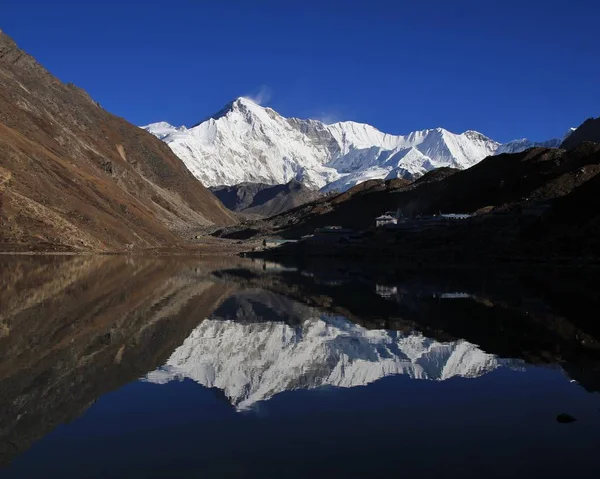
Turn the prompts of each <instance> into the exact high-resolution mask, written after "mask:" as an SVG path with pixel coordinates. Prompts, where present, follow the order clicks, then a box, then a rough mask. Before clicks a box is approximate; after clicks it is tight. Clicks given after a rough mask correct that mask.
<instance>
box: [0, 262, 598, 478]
mask: <svg viewBox="0 0 600 479" xmlns="http://www.w3.org/2000/svg"><path fill="white" fill-rule="evenodd" d="M0 268H1V269H0V406H1V407H0V478H1V479H3V478H38V477H39V478H48V477H60V478H104V477H110V478H115V477H123V478H133V477H136V478H137V477H152V478H154V477H209V478H212V477H218V478H221V477H223V478H296V477H297V478H305V477H311V478H321V477H323V478H338V477H339V478H346V477H348V478H354V477H356V478H364V477H377V476H380V475H386V476H388V475H389V476H393V477H403V476H405V477H432V476H436V477H437V476H443V477H461V478H465V477H545V478H548V477H595V475H597V474H600V457H599V456H598V450H599V446H600V395H599V394H598V391H599V390H600V323H599V322H598V318H597V311H598V306H599V305H600V300H599V298H598V293H597V284H600V283H598V282H597V275H596V273H595V272H589V271H580V270H575V271H562V270H561V271H554V270H544V271H533V270H532V269H520V270H515V269H511V270H508V269H503V268H494V269H493V270H485V271H484V270H447V269H440V270H438V271H431V270H402V269H397V268H394V269H392V268H388V269H385V268H377V267H375V266H365V265H349V264H335V263H328V262H320V263H317V264H302V265H296V264H286V265H282V264H277V263H271V262H264V261H258V260H255V261H252V260H248V259H243V258H198V257H149V258H146V257H136V256H131V257H114V256H64V257H62V256H20V257H16V256H1V257H0Z"/></svg>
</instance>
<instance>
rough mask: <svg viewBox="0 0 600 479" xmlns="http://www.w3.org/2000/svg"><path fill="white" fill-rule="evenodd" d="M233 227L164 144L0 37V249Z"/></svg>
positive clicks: (83, 245) (98, 243)
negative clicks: (107, 110) (202, 228)
mask: <svg viewBox="0 0 600 479" xmlns="http://www.w3.org/2000/svg"><path fill="white" fill-rule="evenodd" d="M233 221H234V219H233V217H232V215H231V214H230V213H229V212H228V211H227V210H226V209H225V208H224V207H223V205H222V204H221V203H220V202H219V201H218V200H217V199H216V198H215V197H214V196H213V195H212V194H211V193H210V192H209V191H208V190H207V189H206V188H204V186H202V184H201V183H200V182H199V181H197V180H196V179H195V178H194V177H193V176H192V175H191V174H190V173H189V172H188V171H187V169H186V167H185V166H184V164H183V163H182V162H181V160H179V159H178V158H177V157H176V156H175V155H174V154H173V153H172V152H171V150H170V149H169V148H168V147H167V146H166V145H165V144H164V143H162V142H161V141H159V140H158V139H156V138H155V137H153V136H152V135H150V134H149V133H146V132H145V131H143V130H141V129H139V128H137V127H135V126H134V125H131V124H130V123H128V122H127V121H125V120H123V119H121V118H118V117H116V116H114V115H111V114H110V113H108V112H106V111H105V110H103V109H102V108H101V107H100V106H99V105H98V104H97V103H96V102H94V101H93V100H92V99H91V98H90V97H89V96H88V95H87V94H86V93H85V92H84V91H83V90H81V89H79V88H77V87H75V86H73V85H70V84H69V85H65V84H63V83H61V82H60V81H59V80H57V79H56V78H55V77H53V76H52V75H51V74H50V73H49V72H47V71H46V70H45V69H44V68H43V67H42V66H40V65H39V64H38V63H37V62H36V61H35V60H34V59H33V58H32V57H30V56H29V55H27V54H26V53H24V52H23V51H21V50H20V49H19V48H18V47H17V46H16V44H15V43H14V42H13V41H12V40H11V39H10V38H9V37H8V36H6V35H5V34H3V33H2V32H0V225H1V229H0V250H4V251H6V250H26V249H37V250H97V251H106V250H120V249H123V248H127V247H128V248H134V249H135V248H145V247H153V246H165V245H171V246H176V245H179V244H181V243H182V241H181V239H180V237H179V236H178V235H177V234H175V232H177V231H184V230H186V229H188V228H193V227H197V226H200V225H208V224H214V223H216V224H230V223H232V222H233ZM127 245H129V246H127Z"/></svg>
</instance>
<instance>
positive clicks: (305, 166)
mask: <svg viewBox="0 0 600 479" xmlns="http://www.w3.org/2000/svg"><path fill="white" fill-rule="evenodd" d="M143 128H145V129H146V130H147V131H149V132H150V133H152V134H154V135H155V136H157V137H158V138H160V139H161V140H163V141H165V142H166V143H167V144H168V145H169V146H170V147H171V149H172V150H173V151H174V152H175V154H176V155H177V156H179V157H180V158H181V159H182V160H183V161H184V163H185V164H186V166H187V167H188V168H189V170H190V171H191V172H192V173H193V174H194V175H195V176H196V178H198V179H199V180H200V181H202V182H203V183H204V184H205V185H206V186H209V187H214V186H232V185H237V184H239V183H242V182H251V183H267V184H284V183H288V182H289V181H290V180H298V181H301V182H303V183H304V184H306V185H307V186H309V187H311V188H315V189H317V188H318V189H323V190H324V191H329V190H332V189H339V190H345V189H348V188H350V187H352V186H354V185H355V184H357V183H360V182H362V181H365V180H368V179H382V178H387V179H391V178H396V177H403V178H408V179H412V178H415V177H418V176H421V175H423V174H424V173H426V172H427V171H430V170H432V169H435V168H439V167H442V166H449V167H453V168H459V169H465V168H469V167H470V166H473V165H474V164H476V163H478V162H479V161H481V160H483V159H484V158H485V157H487V156H490V155H493V154H495V153H497V152H508V151H510V152H516V151H521V150H522V149H525V148H527V147H529V146H530V142H528V140H517V141H516V142H511V143H509V144H507V145H500V144H499V143H498V142H496V141H493V140H491V139H490V138H488V137H486V136H484V135H482V134H481V133H478V132H476V131H466V132H464V133H461V134H455V133H451V132H449V131H448V130H445V129H443V128H435V129H431V130H422V131H415V132H412V133H409V134H408V135H405V136H402V135H390V134H387V133H383V132H381V131H379V130H377V129H376V128H374V127H372V126H370V125H366V124H362V123H356V122H352V121H345V122H338V123H333V124H329V125H328V124H325V123H322V122H320V121H316V120H300V119H297V118H284V117H283V116H281V115H280V114H279V113H277V112H276V111H274V110H273V109H271V108H265V107H262V106H260V105H258V104H256V103H254V102H253V101H251V100H249V99H246V98H238V99H236V100H234V101H232V102H231V103H229V104H228V105H226V106H225V107H224V108H223V109H222V110H220V111H219V112H218V113H216V114H215V115H213V116H211V117H209V118H207V119H206V120H204V121H202V122H200V123H199V124H197V125H195V126H193V127H192V128H189V129H188V128H186V127H184V126H182V127H174V126H172V125H169V124H168V123H165V122H161V123H153V124H151V125H147V126H145V127H143Z"/></svg>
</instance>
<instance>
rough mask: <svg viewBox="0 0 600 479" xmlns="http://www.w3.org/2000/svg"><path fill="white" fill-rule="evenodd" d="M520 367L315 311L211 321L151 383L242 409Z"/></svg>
mask: <svg viewBox="0 0 600 479" xmlns="http://www.w3.org/2000/svg"><path fill="white" fill-rule="evenodd" d="M520 366H521V362H520V361H515V360H505V359H499V358H497V357H496V356H493V355H491V354H487V353H484V352H483V351H481V350H480V349H479V348H478V347H477V346H475V345H473V344H470V343H468V342H466V341H455V342H451V343H440V342H437V341H435V340H432V339H429V338H426V337H424V336H423V335H422V334H420V333H412V334H403V333H400V332H397V331H386V330H368V329H365V328H363V327H361V326H359V325H357V324H354V323H352V322H351V321H348V320H346V319H344V318H341V317H328V316H322V315H319V314H318V313H313V316H312V317H306V316H305V319H304V320H303V321H301V322H300V324H293V323H292V324H287V323H284V322H280V321H264V320H262V321H260V320H259V321H251V322H240V321H236V320H224V319H206V320H204V321H203V322H202V323H201V324H200V325H199V326H198V327H197V328H196V329H195V330H194V331H193V332H192V334H191V335H190V336H189V337H188V338H187V339H186V340H185V342H184V343H183V344H182V345H181V346H180V347H179V348H178V349H177V350H175V352H174V353H173V355H172V356H171V358H170V359H169V360H168V361H167V364H166V365H165V366H163V367H162V368H160V369H158V370H156V371H153V372H151V373H149V374H148V375H147V376H146V378H145V380H146V381H148V382H152V383H156V384H165V383H167V382H169V381H173V380H182V379H185V378H189V379H192V380H194V381H196V382H198V383H200V384H202V385H203V386H206V387H209V388H213V387H216V388H218V389H221V390H222V391H224V393H225V395H226V396H227V397H228V398H229V400H230V401H231V403H232V404H233V405H235V406H236V407H237V408H238V409H240V410H241V409H246V408H249V407H251V406H252V405H253V404H254V403H256V402H258V401H264V400H267V399H269V398H271V397H273V396H275V395H276V394H279V393H281V392H283V391H290V390H294V389H312V388H317V387H320V386H325V385H330V386H337V387H355V386H363V385H366V384H369V383H371V382H373V381H376V380H378V379H380V378H383V377H385V376H390V375H397V374H402V375H407V376H409V377H411V378H414V379H424V380H425V379H428V380H438V381H442V380H445V379H449V378H452V377H456V376H461V377H465V378H476V377H478V376H481V375H484V374H486V373H488V372H490V371H492V370H494V369H496V368H499V367H520Z"/></svg>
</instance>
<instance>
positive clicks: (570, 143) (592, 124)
mask: <svg viewBox="0 0 600 479" xmlns="http://www.w3.org/2000/svg"><path fill="white" fill-rule="evenodd" d="M584 141H593V142H596V143H600V118H588V119H587V120H585V121H584V122H583V123H582V124H581V125H580V126H579V128H577V129H576V130H575V131H574V132H573V133H571V134H570V135H569V136H568V137H567V138H566V139H565V141H563V143H562V144H561V145H560V147H561V148H564V149H566V150H570V149H571V148H575V147H576V146H578V145H580V144H581V143H583V142H584Z"/></svg>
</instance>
